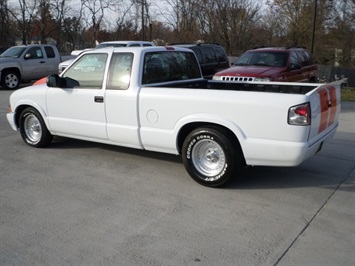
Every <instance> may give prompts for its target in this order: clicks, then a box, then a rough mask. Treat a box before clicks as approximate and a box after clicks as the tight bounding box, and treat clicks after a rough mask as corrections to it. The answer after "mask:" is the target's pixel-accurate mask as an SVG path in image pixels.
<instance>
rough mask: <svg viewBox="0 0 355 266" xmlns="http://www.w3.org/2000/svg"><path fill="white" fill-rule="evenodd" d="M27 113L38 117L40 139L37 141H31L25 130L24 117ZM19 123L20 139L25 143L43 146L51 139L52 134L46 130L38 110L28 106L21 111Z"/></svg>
mask: <svg viewBox="0 0 355 266" xmlns="http://www.w3.org/2000/svg"><path fill="white" fill-rule="evenodd" d="M29 115H34V116H35V117H36V118H37V119H38V121H39V123H40V125H41V139H40V140H39V141H38V142H33V141H32V140H31V139H29V138H28V136H27V134H26V132H25V128H24V123H25V120H26V118H27V117H28V116H29ZM19 125H20V133H21V137H22V139H23V140H24V141H25V143H26V144H28V145H30V146H32V147H44V146H46V145H48V144H49V143H50V142H51V140H52V135H51V134H50V133H49V131H48V130H47V127H46V125H45V123H44V121H43V119H42V116H41V115H40V114H39V112H38V111H37V110H36V109H34V108H32V107H28V108H26V109H24V110H23V111H22V113H21V115H20V121H19Z"/></svg>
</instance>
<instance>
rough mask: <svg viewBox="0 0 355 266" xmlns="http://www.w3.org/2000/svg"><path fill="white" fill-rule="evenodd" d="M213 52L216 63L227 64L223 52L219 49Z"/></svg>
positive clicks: (226, 58)
mask: <svg viewBox="0 0 355 266" xmlns="http://www.w3.org/2000/svg"><path fill="white" fill-rule="evenodd" d="M215 51H216V56H217V61H218V62H219V63H225V62H229V60H228V57H227V55H226V53H225V52H224V51H223V49H222V48H221V47H216V49H215Z"/></svg>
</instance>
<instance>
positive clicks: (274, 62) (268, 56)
mask: <svg viewBox="0 0 355 266" xmlns="http://www.w3.org/2000/svg"><path fill="white" fill-rule="evenodd" d="M286 64H287V53H285V52H265V51H259V52H256V51H251V52H246V53H245V54H243V55H242V56H241V57H239V58H238V59H237V61H235V62H234V64H233V65H235V66H271V67H285V66H286Z"/></svg>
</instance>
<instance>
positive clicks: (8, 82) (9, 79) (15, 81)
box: [5, 73, 19, 89]
mask: <svg viewBox="0 0 355 266" xmlns="http://www.w3.org/2000/svg"><path fill="white" fill-rule="evenodd" d="M18 85H19V78H18V76H17V75H16V74H14V73H9V74H7V75H6V76H5V86H6V87H7V88H8V89H15V88H17V87H18Z"/></svg>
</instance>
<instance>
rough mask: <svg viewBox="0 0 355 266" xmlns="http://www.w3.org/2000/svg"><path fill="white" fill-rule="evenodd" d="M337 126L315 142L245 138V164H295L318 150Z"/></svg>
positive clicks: (330, 136)
mask: <svg viewBox="0 0 355 266" xmlns="http://www.w3.org/2000/svg"><path fill="white" fill-rule="evenodd" d="M336 129H337V127H334V128H333V130H331V131H330V132H329V133H328V134H326V135H324V136H323V137H322V138H320V139H318V140H317V141H316V142H314V143H312V145H310V143H308V142H287V141H275V140H260V139H252V140H247V142H246V143H244V145H242V146H243V152H244V156H245V160H246V163H247V165H255V166H257V165H258V166H297V165H299V164H301V163H302V162H304V161H305V160H307V159H309V158H310V157H312V156H314V155H315V154H316V153H317V152H319V151H320V150H321V148H322V146H323V143H324V142H326V141H328V140H330V139H331V138H332V137H333V136H334V134H335V132H336Z"/></svg>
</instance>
